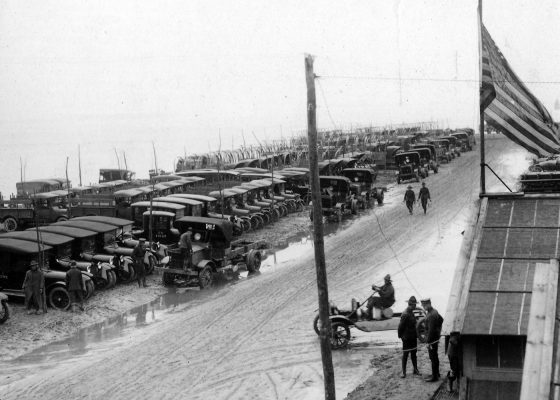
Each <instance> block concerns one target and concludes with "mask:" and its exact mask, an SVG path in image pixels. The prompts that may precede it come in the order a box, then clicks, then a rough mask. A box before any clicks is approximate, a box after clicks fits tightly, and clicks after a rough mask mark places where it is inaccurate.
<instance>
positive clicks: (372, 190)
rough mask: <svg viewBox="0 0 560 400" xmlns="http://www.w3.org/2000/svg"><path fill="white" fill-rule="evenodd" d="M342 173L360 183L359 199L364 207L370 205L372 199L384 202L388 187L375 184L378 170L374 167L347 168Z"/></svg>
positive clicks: (356, 183) (379, 202)
mask: <svg viewBox="0 0 560 400" xmlns="http://www.w3.org/2000/svg"><path fill="white" fill-rule="evenodd" d="M342 175H343V176H345V177H346V178H348V179H350V181H351V182H352V183H353V184H354V185H359V189H358V192H359V195H358V198H359V199H358V201H359V203H360V206H361V208H362V209H363V208H366V207H368V206H369V205H370V204H371V201H372V200H376V201H377V204H379V205H381V204H383V199H384V198H385V191H386V190H387V188H383V187H375V186H374V183H375V180H376V178H377V171H375V170H374V169H372V168H345V169H343V170H342Z"/></svg>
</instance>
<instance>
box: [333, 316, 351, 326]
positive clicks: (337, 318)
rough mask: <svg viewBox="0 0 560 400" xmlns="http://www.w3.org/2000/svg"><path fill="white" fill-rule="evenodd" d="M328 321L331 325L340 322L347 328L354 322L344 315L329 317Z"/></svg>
mask: <svg viewBox="0 0 560 400" xmlns="http://www.w3.org/2000/svg"><path fill="white" fill-rule="evenodd" d="M329 320H330V321H331V324H332V323H333V322H340V323H343V324H345V325H348V326H352V325H354V322H352V321H351V320H350V319H349V318H347V317H345V316H344V315H331V316H329Z"/></svg>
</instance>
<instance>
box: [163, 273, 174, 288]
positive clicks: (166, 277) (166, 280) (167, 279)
mask: <svg viewBox="0 0 560 400" xmlns="http://www.w3.org/2000/svg"><path fill="white" fill-rule="evenodd" d="M162 279H163V285H164V286H171V285H173V283H175V275H174V274H170V273H168V272H164V273H163V278H162Z"/></svg>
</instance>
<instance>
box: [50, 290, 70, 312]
mask: <svg viewBox="0 0 560 400" xmlns="http://www.w3.org/2000/svg"><path fill="white" fill-rule="evenodd" d="M49 305H50V306H51V307H52V308H55V309H57V310H66V309H68V307H70V296H69V295H68V291H66V289H64V288H63V287H61V286H58V287H55V288H54V289H53V290H51V291H50V292H49Z"/></svg>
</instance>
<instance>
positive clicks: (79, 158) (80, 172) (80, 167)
mask: <svg viewBox="0 0 560 400" xmlns="http://www.w3.org/2000/svg"><path fill="white" fill-rule="evenodd" d="M78 175H79V176H80V186H82V157H81V155H80V145H78Z"/></svg>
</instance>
